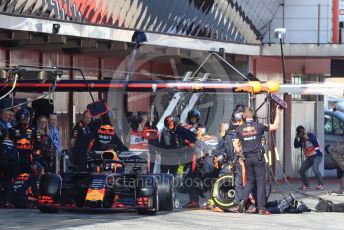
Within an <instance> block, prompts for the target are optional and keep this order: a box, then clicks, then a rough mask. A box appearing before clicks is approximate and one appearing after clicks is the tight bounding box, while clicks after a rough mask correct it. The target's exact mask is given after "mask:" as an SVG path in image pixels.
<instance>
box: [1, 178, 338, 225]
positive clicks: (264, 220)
mask: <svg viewBox="0 0 344 230" xmlns="http://www.w3.org/2000/svg"><path fill="white" fill-rule="evenodd" d="M325 182H326V184H325V185H326V191H327V190H335V189H337V188H338V184H339V181H338V180H327V181H325ZM293 184H295V186H296V185H299V184H300V182H298V181H293ZM313 187H314V183H313ZM281 188H282V191H284V192H288V191H289V192H291V189H290V188H289V187H288V186H286V185H285V184H283V185H282V186H281ZM307 193H309V194H313V195H320V196H321V197H322V198H324V199H329V200H332V201H333V202H334V203H339V202H344V196H334V195H329V194H327V193H326V192H325V191H315V190H310V191H307ZM294 194H295V193H294ZM295 195H296V194H295ZM281 197H282V196H281V195H280V194H279V193H278V192H277V187H276V186H273V189H272V194H271V196H270V198H269V200H277V199H281ZM296 197H300V195H296ZM178 198H179V200H180V203H181V205H183V204H185V203H186V202H187V196H186V195H185V194H178ZM302 200H303V201H304V202H305V204H306V205H307V206H308V207H309V208H311V209H314V207H315V205H316V204H317V200H316V199H314V198H309V197H302ZM134 228H136V229H140V230H145V229H149V230H152V229H160V230H165V229H166V230H167V229H178V228H179V229H264V230H267V229H274V230H276V229H278V230H281V229H319V230H320V229H321V230H322V229H344V213H316V212H311V213H303V214H274V215H271V216H259V215H256V214H241V213H215V212H212V211H207V210H185V209H182V208H178V209H175V210H174V211H173V212H160V213H159V214H158V215H156V216H141V215H137V214H136V213H134V212H129V213H77V212H66V211H62V212H60V213H58V214H45V213H40V212H39V211H38V210H35V209H33V210H25V209H0V229H85V230H88V229H90V230H97V229H102V230H104V229H134Z"/></svg>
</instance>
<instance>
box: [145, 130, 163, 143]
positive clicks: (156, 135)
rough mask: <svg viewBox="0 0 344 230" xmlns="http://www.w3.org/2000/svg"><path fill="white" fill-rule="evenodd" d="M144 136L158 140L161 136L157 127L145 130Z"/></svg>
mask: <svg viewBox="0 0 344 230" xmlns="http://www.w3.org/2000/svg"><path fill="white" fill-rule="evenodd" d="M143 138H145V139H147V140H150V141H151V140H156V139H158V138H159V133H158V130H155V129H147V130H145V131H144V132H143Z"/></svg>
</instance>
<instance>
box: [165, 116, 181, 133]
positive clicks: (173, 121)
mask: <svg viewBox="0 0 344 230" xmlns="http://www.w3.org/2000/svg"><path fill="white" fill-rule="evenodd" d="M178 122H179V120H178V118H177V117H175V116H172V115H169V116H167V117H166V118H165V120H164V127H165V128H166V129H168V130H173V129H175V127H176V126H177V124H178Z"/></svg>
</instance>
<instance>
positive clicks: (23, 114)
mask: <svg viewBox="0 0 344 230" xmlns="http://www.w3.org/2000/svg"><path fill="white" fill-rule="evenodd" d="M16 119H17V122H18V123H20V124H28V123H29V121H30V112H29V111H28V110H27V109H20V110H19V111H18V112H17V113H16Z"/></svg>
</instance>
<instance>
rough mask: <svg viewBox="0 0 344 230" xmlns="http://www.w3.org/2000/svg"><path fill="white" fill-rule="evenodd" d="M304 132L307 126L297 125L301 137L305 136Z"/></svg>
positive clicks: (298, 134) (297, 132)
mask: <svg viewBox="0 0 344 230" xmlns="http://www.w3.org/2000/svg"><path fill="white" fill-rule="evenodd" d="M304 133H305V127H303V126H302V125H299V126H297V128H296V135H297V136H298V137H300V138H301V137H303V135H304Z"/></svg>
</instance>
